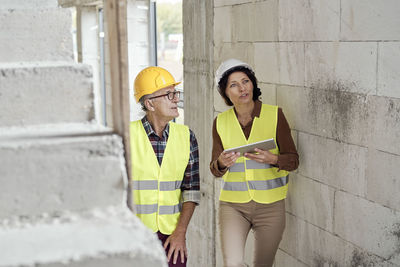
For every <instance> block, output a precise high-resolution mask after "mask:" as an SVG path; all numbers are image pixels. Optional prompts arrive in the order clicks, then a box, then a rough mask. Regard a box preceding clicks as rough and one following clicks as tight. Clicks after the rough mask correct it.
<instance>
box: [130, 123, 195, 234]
mask: <svg viewBox="0 0 400 267" xmlns="http://www.w3.org/2000/svg"><path fill="white" fill-rule="evenodd" d="M130 136H131V137H130V141H131V152H132V153H131V158H132V184H133V201H134V204H135V209H136V215H137V216H138V217H139V218H140V220H141V221H142V222H143V223H144V224H145V225H146V226H147V227H148V228H150V229H151V230H152V231H153V232H157V231H160V232H161V233H163V234H165V235H170V234H172V232H173V231H174V230H175V228H176V225H177V223H178V219H179V215H180V211H181V208H182V207H181V204H180V199H181V184H182V180H183V176H184V173H185V169H186V167H187V165H188V162H189V154H190V132H189V128H188V127H187V126H185V125H179V124H176V123H173V122H170V123H169V136H168V141H167V146H166V148H165V151H164V156H163V159H162V163H161V166H160V164H159V163H158V161H157V157H156V155H155V153H154V150H153V147H152V145H151V143H150V140H149V138H148V136H147V134H146V131H145V129H144V127H143V124H142V122H141V121H140V120H138V121H134V122H131V124H130Z"/></svg>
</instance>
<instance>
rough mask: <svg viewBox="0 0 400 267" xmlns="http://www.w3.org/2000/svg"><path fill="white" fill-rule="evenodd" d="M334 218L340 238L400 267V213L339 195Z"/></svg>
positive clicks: (372, 203) (343, 193) (339, 192)
mask: <svg viewBox="0 0 400 267" xmlns="http://www.w3.org/2000/svg"><path fill="white" fill-rule="evenodd" d="M334 216H335V221H334V229H335V233H336V234H337V235H338V236H339V237H341V238H343V239H345V240H348V241H349V242H351V243H353V244H355V245H357V246H358V247H360V248H362V249H365V250H366V251H369V252H373V253H374V254H377V255H378V256H380V257H382V258H384V259H386V260H389V261H390V262H392V263H395V264H400V254H399V231H400V224H399V222H400V212H397V211H394V210H391V209H389V208H385V207H383V206H381V205H379V204H377V203H374V202H370V201H368V200H365V199H362V198H360V197H356V196H353V195H351V194H348V193H346V192H341V191H338V192H336V198H335V214H334Z"/></svg>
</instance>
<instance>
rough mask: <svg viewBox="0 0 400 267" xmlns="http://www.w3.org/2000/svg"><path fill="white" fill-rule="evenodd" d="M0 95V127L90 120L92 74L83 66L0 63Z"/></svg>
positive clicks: (92, 117)
mask: <svg viewBox="0 0 400 267" xmlns="http://www.w3.org/2000/svg"><path fill="white" fill-rule="evenodd" d="M0 95H1V97H0V127H7V126H26V125H35V124H48V123H66V122H68V123H71V122H75V123H76V122H88V121H91V120H93V119H94V107H93V104H94V103H93V101H94V96H93V84H92V72H91V69H90V67H89V66H87V65H82V64H74V63H72V64H70V63H50V62H48V63H46V64H40V65H36V64H35V65H33V64H31V65H17V64H0ZM16 107H18V108H16Z"/></svg>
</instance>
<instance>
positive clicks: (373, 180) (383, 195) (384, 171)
mask: <svg viewBox="0 0 400 267" xmlns="http://www.w3.org/2000/svg"><path fill="white" fill-rule="evenodd" d="M399 173H400V156H397V155H393V154H389V153H384V152H381V151H378V150H373V149H371V150H370V151H369V153H368V170H367V174H366V178H367V195H366V197H367V199H369V200H372V201H375V202H378V203H379V204H382V205H384V206H386V207H390V208H392V209H394V210H400V194H398V192H399V189H400V179H399Z"/></svg>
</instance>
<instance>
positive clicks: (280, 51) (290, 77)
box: [254, 43, 304, 86]
mask: <svg viewBox="0 0 400 267" xmlns="http://www.w3.org/2000/svg"><path fill="white" fill-rule="evenodd" d="M254 68H255V73H256V76H257V78H258V79H259V80H260V81H262V82H266V83H277V84H288V85H296V86H303V85H304V44H303V43H255V44H254Z"/></svg>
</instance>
